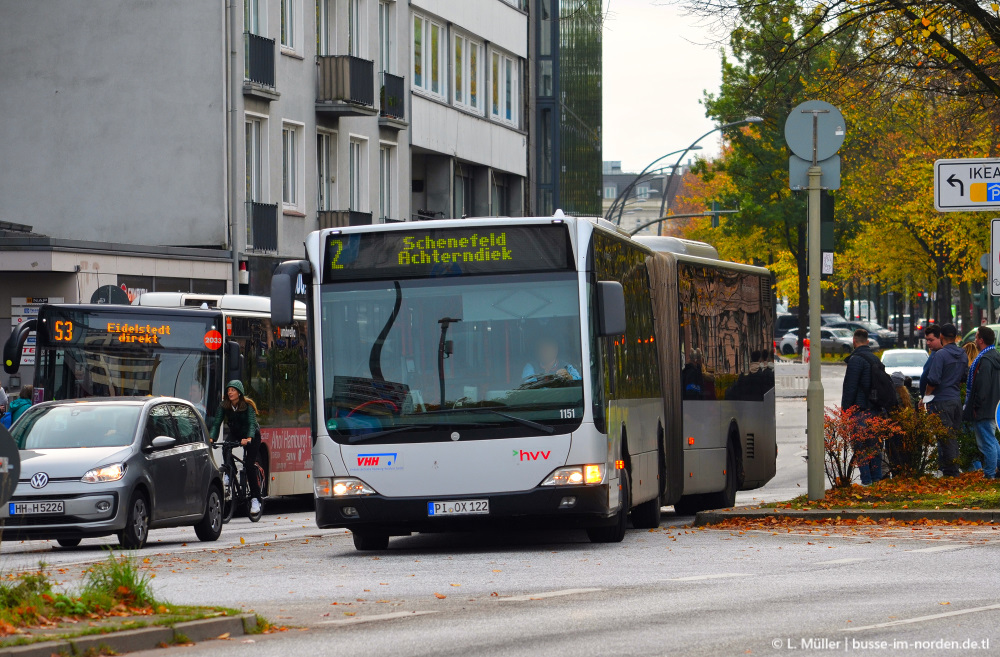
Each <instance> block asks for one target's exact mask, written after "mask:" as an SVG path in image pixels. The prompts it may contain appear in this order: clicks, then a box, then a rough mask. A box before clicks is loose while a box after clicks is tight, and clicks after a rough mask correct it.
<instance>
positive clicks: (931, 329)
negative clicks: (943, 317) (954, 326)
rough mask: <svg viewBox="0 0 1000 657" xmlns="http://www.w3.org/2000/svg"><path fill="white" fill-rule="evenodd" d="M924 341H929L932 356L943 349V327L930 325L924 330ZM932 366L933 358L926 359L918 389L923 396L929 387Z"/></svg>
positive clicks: (928, 346)
mask: <svg viewBox="0 0 1000 657" xmlns="http://www.w3.org/2000/svg"><path fill="white" fill-rule="evenodd" d="M924 341H926V342H927V350H928V351H929V352H930V355H931V357H933V356H934V354H935V353H937V352H938V351H940V350H941V347H942V346H943V345H942V344H941V327H940V326H928V327H927V328H926V329H925V330H924ZM930 367H931V359H930V358H928V359H927V360H925V361H924V369H923V371H922V372H921V373H920V383H919V384H918V385H917V391H918V392H919V393H920V397H921V398H923V396H924V390H925V389H926V388H927V370H929V369H930Z"/></svg>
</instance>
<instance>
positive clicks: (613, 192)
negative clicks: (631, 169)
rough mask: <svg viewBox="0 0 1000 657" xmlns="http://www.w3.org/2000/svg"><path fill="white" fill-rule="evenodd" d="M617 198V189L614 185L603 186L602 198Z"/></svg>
mask: <svg viewBox="0 0 1000 657" xmlns="http://www.w3.org/2000/svg"><path fill="white" fill-rule="evenodd" d="M617 197H618V187H617V186H615V185H605V186H604V198H607V199H612V200H614V199H615V198H617Z"/></svg>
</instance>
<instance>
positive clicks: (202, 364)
mask: <svg viewBox="0 0 1000 657" xmlns="http://www.w3.org/2000/svg"><path fill="white" fill-rule="evenodd" d="M295 305H296V308H295V312H294V319H293V321H292V322H291V323H290V324H289V325H288V326H285V327H281V328H278V327H274V326H272V325H271V313H270V302H269V300H268V299H267V298H266V297H252V296H237V295H198V294H180V293H165V292H149V293H145V294H143V295H141V296H140V297H138V298H137V299H136V300H135V301H134V302H133V305H131V306H126V305H111V304H78V305H72V304H59V305H46V306H42V307H41V308H40V309H39V312H38V316H37V317H36V318H34V319H32V320H29V321H27V322H24V323H23V324H21V325H20V326H19V327H18V328H16V329H15V330H14V332H13V333H12V334H11V336H10V338H9V339H8V341H7V344H6V345H5V346H4V369H5V370H6V371H7V372H8V373H10V374H13V373H14V372H16V371H17V369H18V366H19V365H20V360H21V358H20V356H21V348H22V346H23V344H24V342H25V339H26V338H27V336H28V334H29V333H30V332H31V331H35V332H36V334H37V338H36V368H35V379H34V382H33V383H34V386H35V391H34V396H35V401H48V400H53V399H56V400H60V399H77V398H90V397H107V396H115V395H168V396H173V397H180V398H182V399H187V400H188V401H191V402H192V403H194V404H195V405H196V406H197V407H198V408H199V410H201V411H202V413H203V414H205V417H206V420H207V421H208V423H211V421H212V417H213V415H214V413H215V410H216V408H217V406H218V404H219V402H220V401H221V400H222V397H223V393H224V391H225V385H226V383H227V382H228V381H230V380H232V379H240V380H242V381H243V382H244V384H245V385H246V386H247V395H248V396H249V397H251V398H252V399H253V400H254V401H255V402H256V404H257V407H258V409H259V414H258V419H259V421H260V425H261V437H262V441H263V446H262V448H261V455H260V458H259V460H260V463H261V465H262V466H263V467H264V471H265V473H267V477H266V480H265V486H264V489H265V490H264V492H265V494H267V495H301V494H309V493H312V491H313V486H312V440H311V437H310V433H309V390H308V382H307V379H308V369H307V362H308V341H307V332H306V325H305V305H304V304H302V303H296V304H295Z"/></svg>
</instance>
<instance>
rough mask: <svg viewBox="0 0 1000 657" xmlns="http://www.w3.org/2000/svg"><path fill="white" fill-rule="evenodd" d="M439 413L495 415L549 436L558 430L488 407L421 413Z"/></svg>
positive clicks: (424, 413)
mask: <svg viewBox="0 0 1000 657" xmlns="http://www.w3.org/2000/svg"><path fill="white" fill-rule="evenodd" d="M439 413H479V414H483V413H493V414H494V415H499V416H500V417H505V418H507V419H508V420H514V421H515V422H517V423H519V424H523V425H524V426H526V427H531V428H532V429H535V430H536V431H544V432H545V433H548V434H552V433H555V432H556V430H555V429H553V428H552V427H550V426H547V425H544V424H539V423H538V422H535V421H533V420H527V419H525V418H523V417H518V416H516V415H510V414H509V413H504V412H502V411H498V410H496V409H495V408H489V407H487V406H471V407H470V406H458V407H456V408H443V409H439V410H436V411H425V412H423V413H421V415H432V414H433V415H437V414H439Z"/></svg>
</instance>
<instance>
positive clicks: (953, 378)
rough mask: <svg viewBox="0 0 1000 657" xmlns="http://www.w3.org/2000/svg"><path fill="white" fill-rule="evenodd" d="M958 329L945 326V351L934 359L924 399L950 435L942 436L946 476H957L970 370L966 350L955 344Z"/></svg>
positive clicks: (940, 461) (940, 449)
mask: <svg viewBox="0 0 1000 657" xmlns="http://www.w3.org/2000/svg"><path fill="white" fill-rule="evenodd" d="M957 337H958V329H956V328H955V325H954V324H950V323H949V324H944V325H943V326H941V348H940V349H939V350H938V351H936V352H935V353H934V354H933V355H932V356H931V357H930V359H929V360H930V365H929V366H928V368H927V377H926V385H925V387H924V396H923V399H922V400H921V401H922V403H923V404H924V407H925V408H926V409H927V411H928V412H930V413H933V414H935V415H937V416H938V417H939V418H941V422H942V424H944V426H945V427H946V428H947V430H948V431H947V433H945V434H944V435H942V436H938V468H939V469H940V470H941V473H942V474H943V475H944V476H945V477H957V476H958V474H959V471H958V438H957V436H956V433H957V432H958V430H959V429H961V427H962V397H961V392H960V386H961V385H962V383H963V382H964V381H965V379H966V373H967V372H968V371H969V359H968V357H967V356H966V355H965V351H964V350H963V349H962V348H961V347H959V346H958V345H957V344H955V340H956V338H957Z"/></svg>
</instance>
